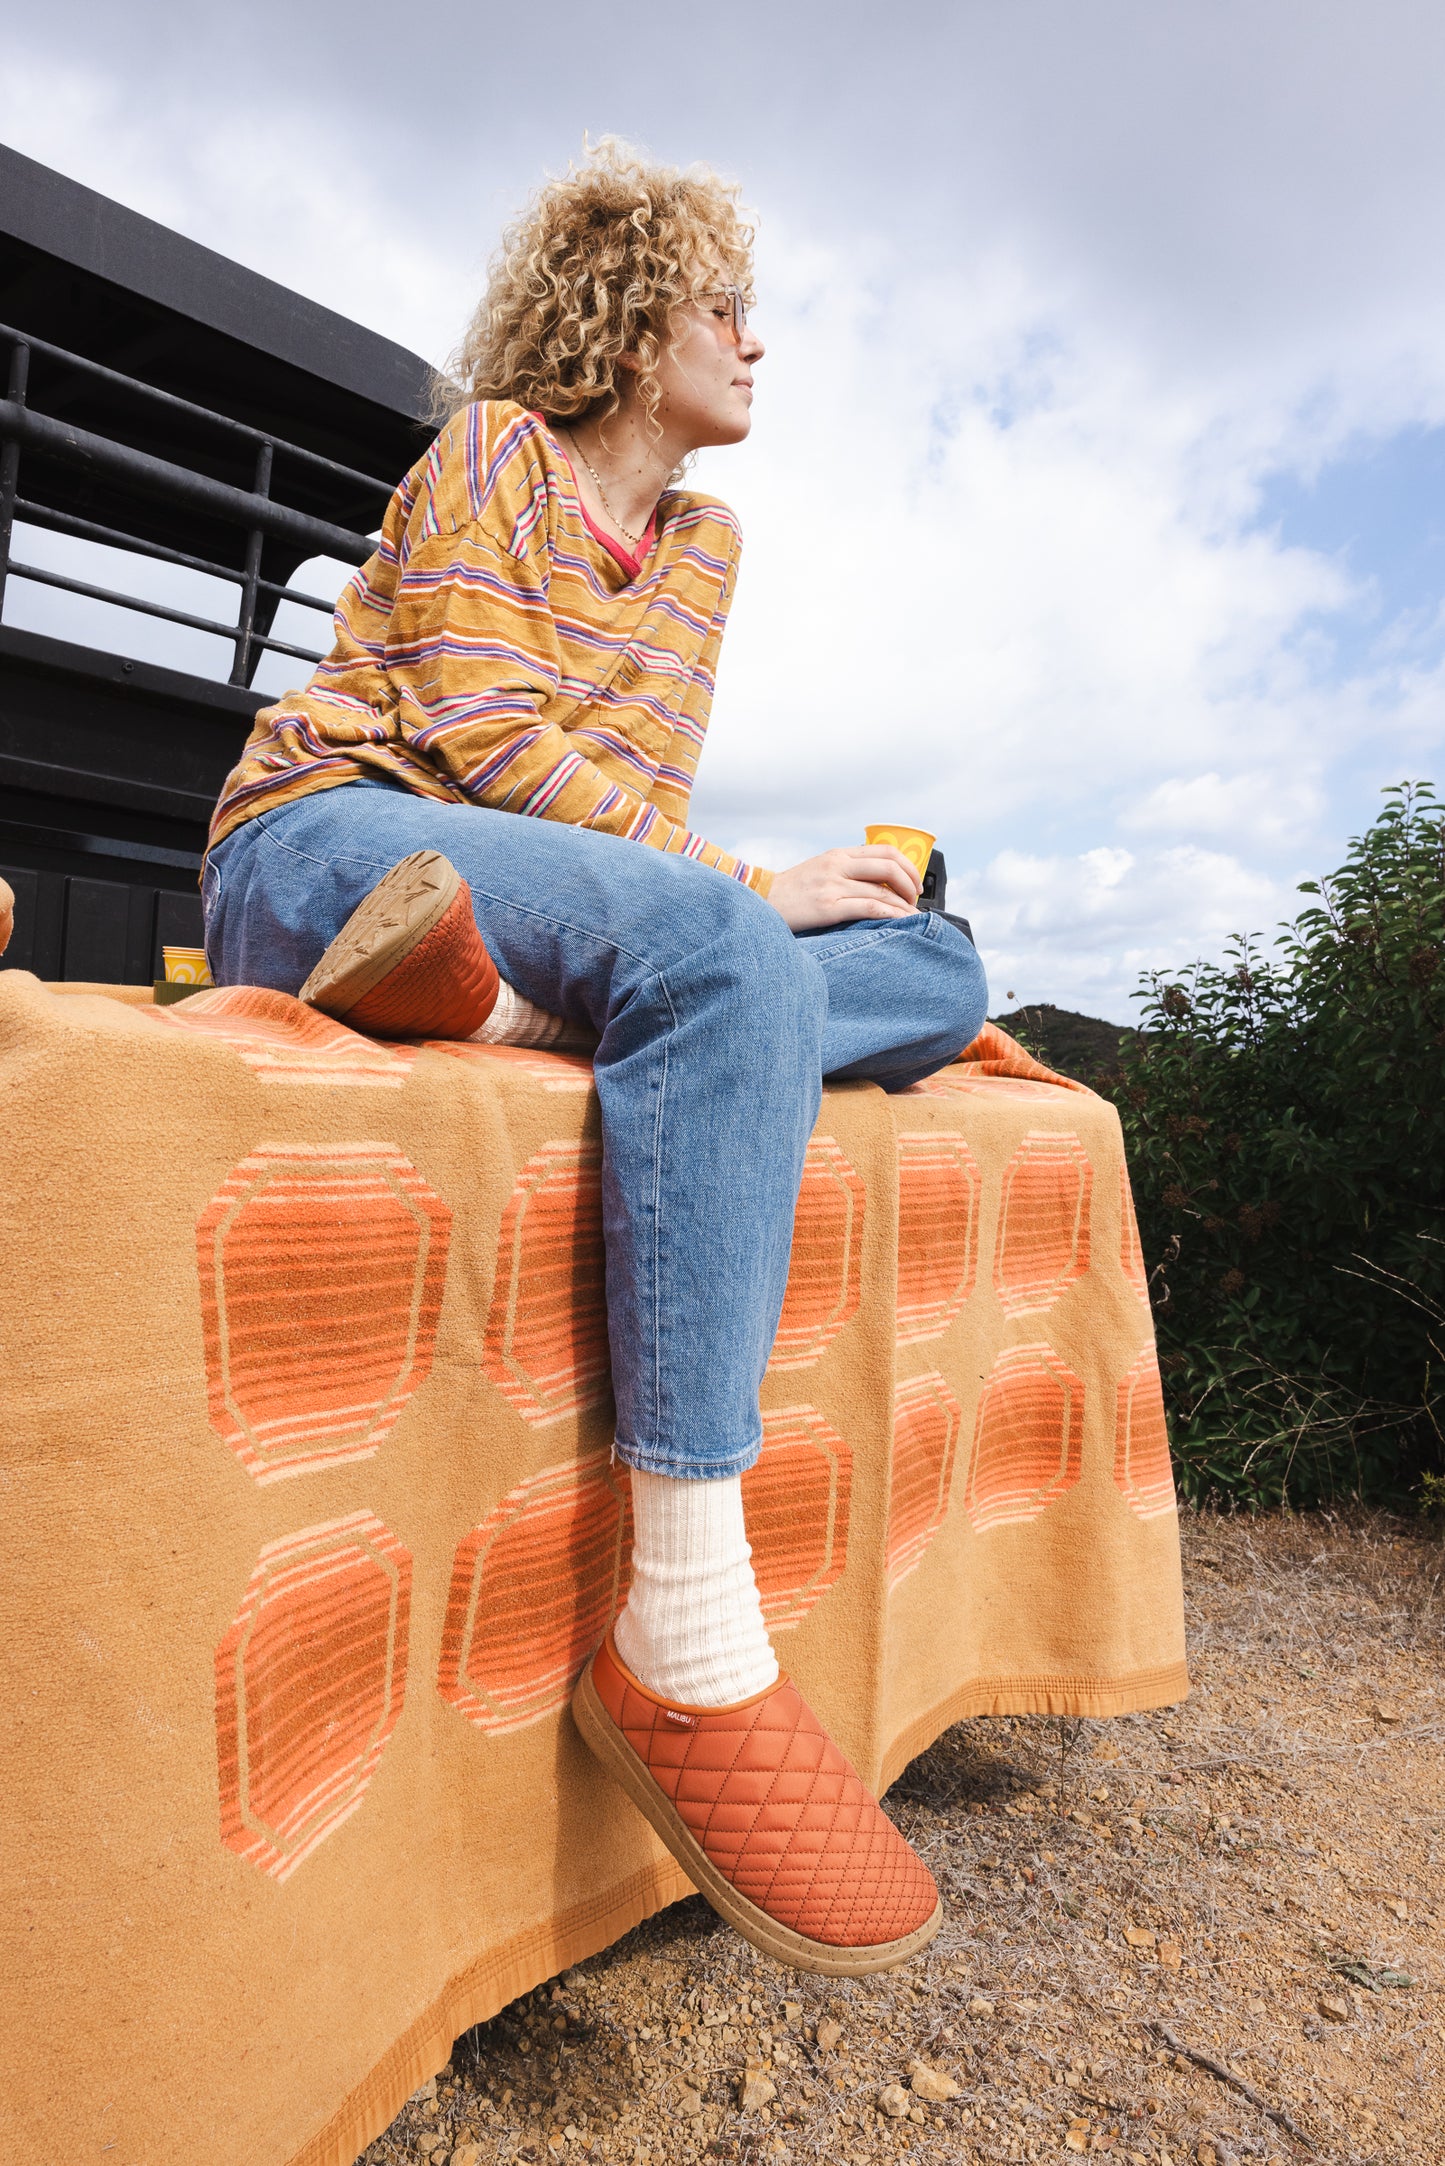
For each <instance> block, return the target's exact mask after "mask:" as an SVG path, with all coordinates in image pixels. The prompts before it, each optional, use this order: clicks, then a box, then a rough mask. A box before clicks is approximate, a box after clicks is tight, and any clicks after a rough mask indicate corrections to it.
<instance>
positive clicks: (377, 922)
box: [300, 850, 499, 1038]
mask: <svg viewBox="0 0 1445 2166" xmlns="http://www.w3.org/2000/svg"><path fill="white" fill-rule="evenodd" d="M498 983H499V981H498V977H497V967H496V964H495V963H494V962H493V961H492V958H491V956H490V955H488V953H487V951H486V949H485V948H484V947H483V945H482V936H481V934H480V933H479V932H478V931H477V921H476V919H475V918H474V917H473V915H472V898H471V893H470V890H469V889H468V888H467V886H466V884H465V882H464V881H463V880H462V879H461V877H460V876H459V874H458V873H457V871H456V868H455V867H454V866H453V865H451V864H450V863H449V862H448V860H447V859H446V858H444V857H443V856H442V855H441V853H440V851H438V850H414V851H413V852H412V854H411V856H410V857H404V858H403V859H402V860H401V863H400V864H399V865H393V866H392V868H391V871H390V872H389V873H387V874H385V875H384V877H383V878H382V879H380V880H378V881H377V883H376V886H375V887H374V888H373V889H372V890H371V893H370V894H369V895H368V896H367V897H366V899H365V901H363V902H361V903H358V905H357V907H356V908H355V909H354V910H353V911H352V913H351V916H350V917H349V918H348V919H347V921H346V923H345V924H344V925H343V926H342V928H341V930H340V932H339V933H338V934H337V935H336V938H335V939H334V940H333V941H332V943H331V945H330V947H329V948H328V949H327V950H326V953H325V954H324V955H323V956H322V958H321V960H320V962H319V963H318V964H317V965H316V968H315V969H314V970H313V971H312V973H311V975H310V977H309V978H308V979H307V980H306V983H305V984H304V985H303V986H302V988H301V993H300V998H301V999H302V1000H304V1001H308V1002H309V1003H310V1005H311V1006H312V1007H313V1008H321V1009H324V1010H325V1012H326V1014H327V1015H334V1016H335V1017H336V1019H337V1021H338V1022H341V1023H346V1024H349V1025H350V1027H351V1028H352V1029H353V1030H361V1031H368V1032H370V1033H372V1034H373V1035H375V1036H378V1037H383V1038H469V1037H470V1036H471V1034H472V1032H473V1031H474V1030H478V1029H480V1027H481V1025H482V1024H483V1023H485V1022H486V1020H487V1018H488V1016H489V1015H490V1014H491V1012H492V1009H493V1008H494V1007H495V1005H496V1001H497V989H498Z"/></svg>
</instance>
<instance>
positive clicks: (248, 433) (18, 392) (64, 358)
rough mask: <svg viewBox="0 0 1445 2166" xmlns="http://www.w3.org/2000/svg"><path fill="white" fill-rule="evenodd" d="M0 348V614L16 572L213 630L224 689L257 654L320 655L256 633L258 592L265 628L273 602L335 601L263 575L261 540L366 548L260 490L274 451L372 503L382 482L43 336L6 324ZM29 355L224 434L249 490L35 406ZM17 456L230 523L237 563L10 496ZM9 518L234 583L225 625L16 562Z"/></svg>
mask: <svg viewBox="0 0 1445 2166" xmlns="http://www.w3.org/2000/svg"><path fill="white" fill-rule="evenodd" d="M0 343H5V344H8V347H9V367H8V370H7V376H6V396H5V398H4V399H3V400H0V617H3V613H4V603H5V588H6V583H7V580H8V579H11V578H14V579H28V580H32V581H34V582H35V583H36V584H37V585H40V586H46V587H57V588H59V589H60V590H61V591H62V592H63V593H66V594H76V595H80V596H83V597H85V598H86V599H88V600H91V601H101V602H111V603H114V604H116V605H117V606H118V607H120V608H122V609H131V610H135V611H136V612H138V613H139V614H140V615H142V616H147V617H158V618H160V619H162V620H163V621H164V622H166V623H169V624H180V625H185V626H187V627H188V628H190V629H191V630H194V631H199V632H211V633H215V634H216V635H218V636H219V637H220V638H222V639H226V640H229V641H230V642H231V645H232V648H233V651H234V662H233V665H232V668H231V674H230V682H231V683H232V684H238V685H245V684H249V683H250V682H251V678H252V676H253V674H254V672H255V668H256V664H257V662H258V661H259V660H260V657H261V655H262V653H263V652H271V653H276V654H289V655H293V656H295V657H296V658H297V659H298V660H300V661H304V662H317V661H319V660H320V659H321V656H320V655H319V654H318V653H317V652H315V651H314V650H313V649H311V648H308V647H297V646H293V645H291V644H290V642H289V641H287V640H284V639H276V638H273V637H272V636H271V635H270V632H269V630H266V631H262V630H258V629H257V614H258V607H260V605H261V598H262V597H263V596H264V597H265V598H266V604H267V607H266V611H265V615H266V622H267V624H268V625H269V616H270V613H271V612H273V611H274V608H275V606H276V604H277V603H279V602H283V601H285V602H296V603H298V604H299V605H300V606H301V607H302V608H303V609H315V610H319V611H320V612H321V613H322V614H323V615H324V616H327V617H329V616H330V615H331V614H332V611H333V609H334V607H335V604H334V603H333V602H330V601H327V600H326V599H324V598H323V597H322V596H320V595H315V594H306V593H303V592H301V591H300V590H299V589H297V588H295V587H292V586H289V585H287V584H285V583H284V582H281V581H277V580H274V579H266V578H263V577H262V575H261V563H262V551H263V548H264V546H265V543H266V541H267V539H268V538H271V539H274V540H276V541H279V542H281V543H283V544H286V545H289V546H290V547H291V548H293V549H297V550H301V551H303V552H304V553H305V555H307V556H327V557H335V558H339V559H340V561H341V562H342V563H345V564H364V563H365V562H366V560H367V558H368V557H369V556H370V555H371V554H372V552H373V549H374V547H375V544H374V543H373V542H372V541H370V540H369V539H368V538H367V536H366V535H364V534H359V533H357V532H356V531H355V530H354V529H353V528H350V527H344V526H337V525H334V524H333V523H332V522H331V521H330V520H326V519H319V518H316V517H314V516H313V515H312V514H311V513H309V512H304V511H298V510H296V509H295V508H294V507H293V506H291V505H289V504H285V503H281V502H279V501H278V500H277V499H276V498H275V497H274V496H273V495H272V493H271V490H272V480H273V468H274V464H275V461H276V458H277V455H278V454H279V455H280V456H281V457H282V458H283V459H285V460H286V461H288V462H290V461H295V462H298V463H299V464H300V465H301V466H302V467H303V468H306V469H309V470H310V471H311V472H312V473H313V474H316V475H318V476H320V477H324V478H326V479H329V480H330V481H331V482H332V483H341V484H345V485H346V487H347V489H348V491H349V492H352V493H354V492H355V491H356V490H357V489H360V490H362V491H363V492H364V494H365V495H366V496H370V497H371V498H372V499H373V500H374V501H375V502H376V503H377V504H378V506H380V505H383V504H384V503H385V501H386V499H387V497H388V496H389V495H390V493H391V488H392V484H391V483H390V482H386V481H382V480H379V479H378V477H377V476H376V475H374V474H363V473H360V472H358V471H357V469H356V468H354V467H349V466H343V465H340V464H339V463H338V462H337V461H336V460H334V459H328V458H326V457H324V456H323V455H322V454H321V453H320V452H316V451H308V450H307V449H306V448H305V446H304V445H301V444H292V443H288V442H287V441H286V440H285V439H284V438H282V437H278V436H274V435H269V434H267V432H266V431H264V430H261V429H253V428H252V427H250V426H249V424H248V423H246V422H243V421H237V420H235V419H234V418H233V417H232V416H231V415H229V414H221V413H216V412H214V411H212V409H211V408H209V407H205V406H200V405H197V404H195V403H194V402H193V401H192V400H190V399H183V398H179V397H177V396H176V394H175V393H174V392H170V391H163V390H161V389H160V388H159V386H157V385H155V384H148V383H145V382H143V381H141V380H140V379H139V378H137V377H133V376H125V375H122V374H121V372H120V371H119V370H118V369H111V368H106V367H104V366H103V365H102V364H101V363H100V362H98V361H91V360H89V359H87V358H86V356H85V355H83V354H74V353H68V352H66V350H65V349H64V348H63V347H60V346H52V345H51V344H50V343H49V342H48V341H47V340H45V339H40V338H34V337H31V336H30V335H29V334H28V333H27V332H23V331H17V330H14V329H12V328H11V327H10V326H9V325H8V324H0ZM33 356H39V357H42V358H43V359H44V360H46V361H47V362H54V363H59V364H61V365H62V366H63V367H64V368H65V369H66V370H67V371H71V372H74V373H76V374H78V375H80V376H82V377H84V378H88V379H90V380H92V381H94V382H96V383H98V384H101V385H103V386H106V387H108V388H109V389H110V390H112V391H115V392H120V393H124V394H127V395H129V396H132V397H135V398H138V399H140V400H141V401H143V402H145V403H147V404H148V405H150V406H152V407H153V408H156V409H160V410H168V411H169V412H170V414H172V415H173V416H175V417H176V418H177V419H178V420H179V419H181V418H182V417H183V418H184V419H185V421H186V422H187V423H196V422H199V423H201V424H203V425H204V426H209V427H214V428H215V429H216V430H217V431H218V432H220V433H221V434H222V435H223V436H224V437H226V438H229V440H230V443H231V445H232V446H233V447H239V446H241V445H245V446H247V447H249V448H250V449H251V451H252V453H253V455H254V456H253V466H252V481H251V487H250V489H240V488H236V487H235V486H233V485H232V484H231V483H229V482H225V481H220V480H218V479H216V477H215V476H214V475H211V474H206V473H202V472H199V471H197V470H196V469H195V468H193V467H188V466H181V465H178V464H176V463H175V462H173V461H171V460H169V459H161V458H157V457H155V456H154V454H152V453H150V452H147V451H141V450H138V449H136V448H135V447H134V446H133V445H130V444H125V443H120V442H117V441H115V440H114V439H113V438H111V437H108V436H101V435H97V434H95V433H94V432H93V431H91V430H88V429H81V428H77V427H75V426H74V425H73V424H72V423H70V422H67V421H63V420H60V419H57V418H56V417H55V416H54V415H51V414H45V413H41V412H39V411H38V410H37V409H36V407H35V406H34V405H32V404H31V403H30V400H29V398H28V396H27V394H28V391H29V385H30V363H31V359H32V357H33ZM26 451H29V452H31V453H33V454H34V455H35V456H36V457H37V458H39V459H41V460H43V461H46V462H54V463H58V464H60V465H63V466H66V467H69V468H72V469H79V470H80V472H81V473H82V475H87V476H90V477H92V478H94V479H97V480H100V481H104V482H111V483H115V484H118V485H119V487H120V488H121V489H122V490H124V491H125V492H127V493H128V494H131V495H139V496H142V497H149V498H154V499H157V500H159V501H160V502H163V503H171V504H175V505H177V506H185V507H186V508H187V509H188V510H189V511H192V512H201V513H203V514H205V515H207V516H208V517H210V518H214V519H217V520H220V521H222V522H223V523H224V524H226V525H229V526H235V527H237V528H239V529H240V531H241V532H242V533H243V534H244V535H245V551H244V558H243V561H242V562H241V563H240V564H239V565H235V564H221V563H217V562H215V561H214V560H213V559H211V558H208V557H202V556H196V555H192V554H188V553H187V552H186V551H184V550H180V549H173V548H169V547H167V546H165V545H164V544H163V543H160V542H157V541H154V540H151V539H149V538H148V537H145V536H143V535H140V534H135V533H129V532H127V531H126V530H125V529H124V528H121V527H115V526H111V525H107V524H105V523H103V522H101V521H98V520H94V519H85V518H81V517H79V516H77V515H76V514H75V513H73V512H69V511H64V510H61V509H59V508H57V507H54V506H51V505H47V504H44V503H42V502H40V501H38V500H37V498H36V497H33V496H22V495H21V494H20V489H19V484H20V465H21V454H22V452H26ZM17 519H20V520H23V521H25V522H26V523H27V524H28V525H31V526H35V527H40V528H43V529H45V530H47V531H49V532H51V533H57V534H69V535H73V536H75V537H76V538H77V539H79V540H82V541H92V542H103V543H106V544H107V545H109V546H110V547H112V548H116V549H124V550H128V551H129V552H130V553H131V554H132V555H134V556H141V557H149V558H152V559H154V560H155V561H157V562H159V563H163V564H175V565H178V566H180V567H182V568H183V569H184V570H187V571H195V572H205V573H207V574H209V576H210V577H211V578H213V579H224V580H226V581H227V582H229V583H230V584H232V585H234V586H237V587H239V588H240V597H239V602H238V606H237V612H236V619H235V622H234V623H232V624H223V623H220V622H218V621H217V620H215V619H213V618H209V617H202V616H197V615H195V614H193V613H192V612H191V611H189V610H184V609H174V608H172V607H170V606H169V604H167V603H164V602H153V601H149V600H147V599H145V598H144V597H143V596H141V595H138V594H126V593H124V592H122V591H120V590H118V589H115V588H111V587H102V586H97V585H94V584H92V583H91V582H89V581H87V580H83V579H72V578H70V577H69V576H68V575H66V574H65V573H62V572H53V571H47V570H46V569H44V568H43V567H42V566H40V565H36V564H24V563H21V562H19V561H18V560H17V559H16V557H15V555H14V553H13V547H12V543H13V533H14V525H15V521H16V520H17Z"/></svg>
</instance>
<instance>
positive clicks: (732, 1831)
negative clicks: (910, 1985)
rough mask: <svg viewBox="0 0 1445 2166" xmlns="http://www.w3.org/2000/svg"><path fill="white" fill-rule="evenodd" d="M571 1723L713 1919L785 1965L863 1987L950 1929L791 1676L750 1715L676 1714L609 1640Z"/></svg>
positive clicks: (585, 1680)
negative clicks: (863, 1980) (866, 1979)
mask: <svg viewBox="0 0 1445 2166" xmlns="http://www.w3.org/2000/svg"><path fill="white" fill-rule="evenodd" d="M572 1713H573V1715H574V1717H575V1718H576V1722H577V1727H578V1729H579V1730H580V1731H581V1732H582V1735H583V1737H584V1738H585V1739H586V1740H587V1743H588V1744H589V1745H590V1746H591V1748H592V1750H593V1752H594V1753H595V1754H596V1755H597V1757H598V1759H599V1760H600V1761H601V1762H602V1765H603V1766H604V1767H605V1768H606V1769H607V1771H608V1773H609V1774H611V1775H615V1776H616V1778H617V1780H618V1781H619V1782H620V1783H621V1785H622V1787H623V1789H624V1790H625V1791H626V1792H627V1794H628V1796H629V1797H630V1798H631V1799H632V1802H633V1803H634V1805H636V1806H638V1807H639V1808H640V1810H641V1811H642V1812H643V1813H644V1814H645V1815H646V1816H647V1818H648V1819H649V1820H650V1821H651V1822H652V1825H653V1827H654V1828H655V1829H656V1830H657V1833H658V1834H659V1835H660V1836H661V1837H662V1840H663V1841H664V1842H665V1843H666V1845H667V1847H668V1849H669V1850H670V1851H671V1852H672V1854H673V1856H674V1857H675V1858H676V1859H677V1861H678V1863H679V1864H680V1865H681V1866H682V1868H683V1870H684V1871H685V1872H686V1873H687V1874H688V1875H689V1877H690V1878H691V1879H692V1880H693V1881H694V1882H695V1883H696V1885H697V1887H698V1889H699V1890H700V1891H701V1893H702V1894H703V1895H705V1896H706V1897H707V1899H708V1901H709V1902H710V1903H711V1904H712V1907H713V1909H714V1910H716V1911H717V1912H718V1913H719V1915H720V1916H722V1917H724V1918H726V1919H727V1921H728V1923H729V1924H730V1925H733V1926H736V1927H737V1930H738V1931H739V1932H740V1933H741V1934H742V1935H743V1936H744V1938H745V1939H747V1940H750V1941H752V1943H753V1945H754V1946H755V1947H758V1948H761V1949H763V1951H764V1952H765V1953H766V1954H768V1955H771V1956H776V1957H777V1959H778V1961H779V1962H780V1963H789V1964H792V1965H793V1967H794V1968H795V1969H798V1970H813V1971H822V1972H824V1973H826V1974H827V1975H828V1976H830V1977H835V1978H838V1977H861V1976H863V1975H865V1974H866V1973H867V1972H869V1971H877V1970H891V1969H892V1968H893V1967H894V1965H895V1964H898V1963H903V1962H906V1961H907V1959H908V1957H909V1956H911V1955H915V1954H916V1953H917V1952H918V1950H919V1949H920V1948H926V1947H927V1945H928V1943H929V1941H931V1940H932V1938H933V1936H934V1934H935V1933H936V1932H937V1931H938V1928H939V1926H940V1925H941V1924H942V1922H943V1906H942V1904H941V1903H940V1902H939V1899H938V1890H937V1888H936V1887H935V1886H934V1882H933V1875H932V1874H931V1873H930V1872H929V1870H928V1867H927V1866H926V1865H925V1864H924V1862H923V1860H922V1859H921V1858H920V1857H919V1856H918V1855H917V1853H916V1852H915V1851H913V1850H911V1849H910V1848H909V1846H908V1844H907V1843H906V1842H905V1841H904V1839H903V1837H902V1836H901V1835H900V1834H899V1832H898V1830H897V1828H895V1827H894V1825H893V1823H892V1821H891V1820H890V1819H889V1818H888V1817H887V1815H886V1814H885V1813H884V1812H883V1811H882V1810H881V1808H880V1807H879V1805H878V1803H877V1801H876V1800H875V1799H874V1798H873V1797H872V1796H871V1794H870V1793H869V1791H868V1790H867V1789H866V1788H865V1786H864V1784H863V1782H862V1780H861V1778H860V1777H859V1776H858V1775H857V1774H855V1772H854V1770H853V1769H852V1767H851V1766H850V1765H849V1763H848V1761H847V1760H846V1759H845V1758H844V1756H843V1754H842V1753H841V1752H840V1751H839V1750H838V1747H837V1746H836V1745H835V1744H834V1743H833V1740H832V1739H831V1738H830V1737H829V1735H828V1733H827V1731H826V1730H825V1729H824V1728H823V1725H822V1724H821V1723H820V1722H819V1720H818V1718H817V1716H816V1715H815V1714H814V1713H813V1710H812V1709H811V1708H810V1707H809V1705H808V1703H807V1701H806V1700H805V1699H804V1698H803V1696H802V1694H801V1693H800V1692H799V1691H798V1688H797V1686H796V1685H795V1684H794V1683H793V1682H792V1680H791V1678H788V1677H779V1679H778V1681H777V1683H776V1684H774V1685H770V1686H769V1687H768V1689H767V1691H766V1692H759V1693H757V1694H755V1695H754V1697H753V1698H752V1699H750V1700H744V1701H743V1702H742V1703H741V1705H739V1706H737V1707H681V1706H676V1705H674V1704H673V1703H672V1702H670V1701H668V1700H661V1699H659V1698H658V1696H657V1694H656V1693H654V1692H649V1691H648V1690H647V1688H646V1686H645V1685H642V1684H639V1682H638V1680H637V1679H636V1678H635V1677H634V1676H633V1674H632V1672H631V1671H630V1670H629V1669H628V1668H626V1666H625V1665H624V1663H623V1662H622V1660H621V1658H620V1656H619V1655H618V1653H617V1651H616V1649H615V1648H614V1646H613V1644H612V1635H611V1634H610V1633H609V1634H608V1636H607V1638H606V1639H605V1640H604V1641H603V1643H602V1645H601V1646H600V1647H599V1648H598V1650H597V1652H596V1654H595V1655H594V1656H593V1658H592V1660H591V1662H590V1663H589V1664H588V1666H587V1668H586V1669H585V1670H584V1671H583V1673H582V1680H581V1682H580V1684H579V1685H578V1687H577V1690H576V1693H575V1694H574V1695H573V1700H572Z"/></svg>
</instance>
